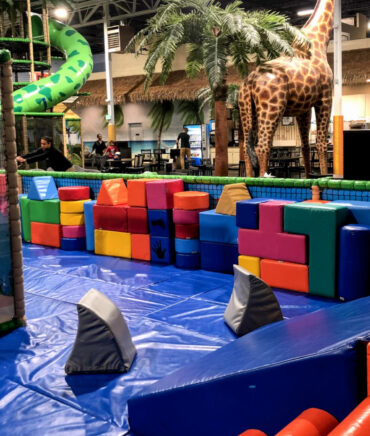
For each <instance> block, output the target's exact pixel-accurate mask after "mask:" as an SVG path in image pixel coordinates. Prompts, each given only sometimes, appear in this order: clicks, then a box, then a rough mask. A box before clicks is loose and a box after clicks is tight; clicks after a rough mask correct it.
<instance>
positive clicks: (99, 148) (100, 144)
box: [92, 133, 106, 156]
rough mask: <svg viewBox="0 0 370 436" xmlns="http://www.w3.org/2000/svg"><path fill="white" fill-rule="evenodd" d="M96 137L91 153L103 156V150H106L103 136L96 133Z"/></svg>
mask: <svg viewBox="0 0 370 436" xmlns="http://www.w3.org/2000/svg"><path fill="white" fill-rule="evenodd" d="M96 137H97V138H98V139H97V141H95V142H94V145H93V147H92V152H94V151H95V154H96V155H98V156H103V154H104V150H105V149H106V146H105V142H104V141H103V136H102V134H101V133H98V134H97V135H96Z"/></svg>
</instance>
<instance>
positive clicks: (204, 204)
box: [173, 191, 209, 210]
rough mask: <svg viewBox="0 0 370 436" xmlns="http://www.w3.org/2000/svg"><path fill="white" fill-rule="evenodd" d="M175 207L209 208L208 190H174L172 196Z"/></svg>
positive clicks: (186, 208)
mask: <svg viewBox="0 0 370 436" xmlns="http://www.w3.org/2000/svg"><path fill="white" fill-rule="evenodd" d="M173 204H174V208H175V209H182V210H196V209H208V208H209V194H208V192H198V191H184V192H176V194H174V196H173Z"/></svg>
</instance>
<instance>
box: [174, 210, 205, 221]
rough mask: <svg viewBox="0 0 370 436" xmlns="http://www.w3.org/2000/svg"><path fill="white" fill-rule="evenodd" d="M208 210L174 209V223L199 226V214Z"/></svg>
mask: <svg viewBox="0 0 370 436" xmlns="http://www.w3.org/2000/svg"><path fill="white" fill-rule="evenodd" d="M205 210H207V209H198V210H181V209H173V222H174V223H175V224H199V213H200V212H204V211H205Z"/></svg>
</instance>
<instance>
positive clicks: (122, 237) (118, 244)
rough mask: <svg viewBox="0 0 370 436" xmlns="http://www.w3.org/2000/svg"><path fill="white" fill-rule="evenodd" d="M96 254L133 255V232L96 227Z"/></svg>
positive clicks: (127, 256)
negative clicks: (98, 228)
mask: <svg viewBox="0 0 370 436" xmlns="http://www.w3.org/2000/svg"><path fill="white" fill-rule="evenodd" d="M95 254H103V255H105V256H115V257H126V258H130V257H131V234H130V233H123V232H111V231H109V230H96V229H95Z"/></svg>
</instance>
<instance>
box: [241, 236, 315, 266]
mask: <svg viewBox="0 0 370 436" xmlns="http://www.w3.org/2000/svg"><path fill="white" fill-rule="evenodd" d="M239 253H240V254H244V255H245V256H255V257H262V258H265V259H273V260H284V261H286V262H294V263H301V264H306V263H307V255H306V237H305V236H304V235H294V234H290V233H267V232H263V231H261V230H251V229H239Z"/></svg>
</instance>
